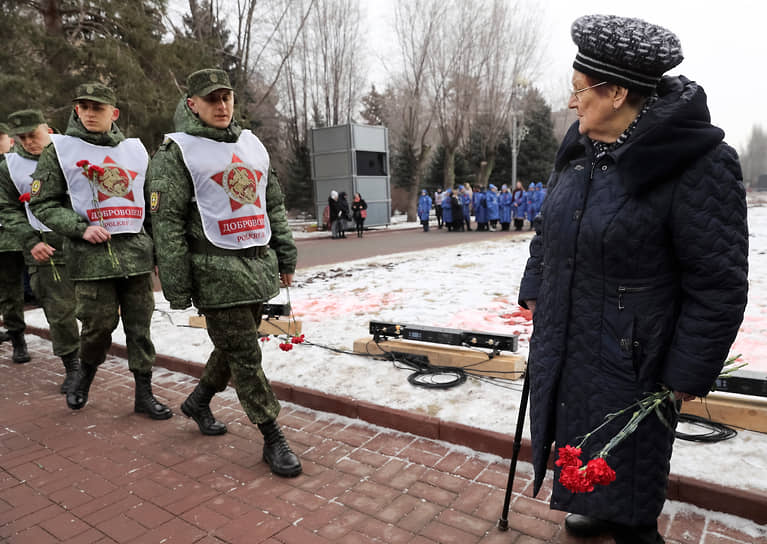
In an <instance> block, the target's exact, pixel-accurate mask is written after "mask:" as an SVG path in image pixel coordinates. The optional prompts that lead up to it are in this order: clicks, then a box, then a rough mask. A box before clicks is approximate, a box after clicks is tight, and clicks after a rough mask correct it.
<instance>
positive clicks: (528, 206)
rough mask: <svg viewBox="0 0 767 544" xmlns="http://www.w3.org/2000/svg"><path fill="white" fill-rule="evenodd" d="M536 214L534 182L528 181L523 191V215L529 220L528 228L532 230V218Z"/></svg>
mask: <svg viewBox="0 0 767 544" xmlns="http://www.w3.org/2000/svg"><path fill="white" fill-rule="evenodd" d="M536 215H538V210H536V209H535V183H530V185H528V186H527V191H525V217H526V218H527V220H528V221H530V230H533V219H535V216H536Z"/></svg>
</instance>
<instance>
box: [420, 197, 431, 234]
mask: <svg viewBox="0 0 767 544" xmlns="http://www.w3.org/2000/svg"><path fill="white" fill-rule="evenodd" d="M430 213H431V197H430V196H429V193H428V192H427V191H426V189H423V190H422V191H421V196H420V197H419V198H418V219H420V220H421V225H423V231H424V232H429V214H430Z"/></svg>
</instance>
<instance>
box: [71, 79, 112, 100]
mask: <svg viewBox="0 0 767 544" xmlns="http://www.w3.org/2000/svg"><path fill="white" fill-rule="evenodd" d="M78 100H90V101H91V102H100V103H102V104H109V105H110V106H116V105H117V96H116V95H115V92H114V91H113V90H112V89H110V88H109V87H107V86H106V85H104V84H103V83H98V82H96V81H94V82H91V83H83V84H81V85H78V86H77V89H75V97H74V98H73V99H72V102H77V101H78Z"/></svg>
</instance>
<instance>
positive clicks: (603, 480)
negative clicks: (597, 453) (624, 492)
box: [586, 457, 615, 485]
mask: <svg viewBox="0 0 767 544" xmlns="http://www.w3.org/2000/svg"><path fill="white" fill-rule="evenodd" d="M586 477H587V478H588V479H589V480H591V481H592V482H594V483H595V484H599V485H607V484H609V483H610V482H614V481H615V471H614V470H613V469H611V468H610V465H608V464H607V461H605V460H604V458H603V457H597V458H596V459H592V460H591V461H589V462H588V464H587V465H586Z"/></svg>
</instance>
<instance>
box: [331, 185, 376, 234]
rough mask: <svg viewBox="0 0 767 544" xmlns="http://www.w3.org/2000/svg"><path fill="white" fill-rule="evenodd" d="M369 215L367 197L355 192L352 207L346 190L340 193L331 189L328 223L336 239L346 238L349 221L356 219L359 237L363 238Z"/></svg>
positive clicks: (355, 223)
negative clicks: (364, 197)
mask: <svg viewBox="0 0 767 544" xmlns="http://www.w3.org/2000/svg"><path fill="white" fill-rule="evenodd" d="M367 216H368V205H367V202H365V199H363V198H362V195H360V194H359V193H354V200H353V201H352V204H351V207H350V206H349V201H348V200H347V198H346V192H345V191H342V192H340V193H339V192H337V191H330V196H329V197H328V208H327V221H326V224H327V225H328V230H330V231H331V233H332V237H333V238H334V239H335V238H346V228H347V222H348V221H351V220H354V225H355V232H356V233H357V238H362V233H363V231H364V230H365V219H366V218H367Z"/></svg>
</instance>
